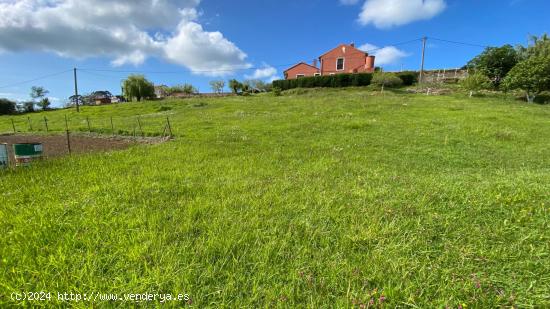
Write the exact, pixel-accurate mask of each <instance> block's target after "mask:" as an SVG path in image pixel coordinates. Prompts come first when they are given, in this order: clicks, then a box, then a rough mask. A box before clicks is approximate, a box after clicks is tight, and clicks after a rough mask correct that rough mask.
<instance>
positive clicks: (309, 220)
mask: <svg viewBox="0 0 550 309" xmlns="http://www.w3.org/2000/svg"><path fill="white" fill-rule="evenodd" d="M401 92H402V91H401V90H392V89H388V90H387V91H385V95H381V94H380V93H379V91H371V90H367V89H365V88H349V89H324V90H323V89H315V90H313V89H312V90H311V91H308V92H307V93H303V94H299V93H296V94H293V95H282V96H277V97H275V96H272V95H257V96H250V97H242V96H232V97H226V98H192V99H187V100H167V101H154V102H142V103H126V104H119V105H111V106H102V107H88V106H85V107H83V108H82V112H81V113H80V114H79V115H78V116H77V114H76V112H74V111H73V110H62V111H53V112H48V117H51V118H52V119H54V120H55V119H64V117H65V115H67V117H68V118H69V119H70V120H72V121H73V122H72V123H74V125H77V126H81V127H85V126H86V124H85V122H83V121H84V119H85V117H86V116H88V117H90V118H92V119H101V118H103V119H108V117H110V116H115V117H133V116H137V115H142V118H143V119H151V121H152V122H154V121H158V123H157V124H158V125H159V126H160V125H161V124H162V121H164V118H165V116H169V117H170V119H171V121H172V125H173V131H174V134H175V136H176V139H175V140H174V141H172V142H168V143H164V144H159V145H152V146H144V145H139V146H135V147H132V148H130V149H128V150H123V151H119V152H113V153H107V154H88V155H75V156H72V157H65V158H62V159H54V160H51V161H46V162H42V163H39V164H36V165H35V166H34V167H32V168H29V169H18V170H15V171H5V172H0V187H1V188H2V191H1V193H0V196H1V198H2V202H1V203H0V233H1V234H2V235H3V236H2V238H0V257H1V259H0V266H1V267H0V282H2V284H1V285H0V295H4V296H6V295H10V294H11V293H12V292H19V291H21V290H25V291H51V292H52V293H56V292H69V293H70V292H74V293H77V292H78V293H90V292H91V291H95V292H103V293H143V292H151V293H155V292H157V293H173V294H177V293H188V294H189V295H190V297H191V300H190V301H189V303H192V304H193V306H196V307H197V308H203V307H231V308H238V307H299V306H303V307H312V308H322V307H335V308H338V307H339V308H341V307H354V306H355V307H369V306H370V307H372V305H371V304H374V305H376V306H380V307H381V306H385V307H388V308H394V307H418V308H445V307H446V306H448V307H449V308H457V307H458V306H462V307H463V308H498V307H514V306H515V307H541V308H542V307H548V306H550V299H549V298H548V295H549V289H548V287H549V286H550V279H549V278H548V274H549V273H550V258H549V256H548V252H550V233H549V232H548V231H549V227H550V226H549V221H548V215H549V206H550V205H549V201H548V192H550V171H549V167H550V153H549V148H548V141H549V140H550V125H549V122H548V119H550V109H549V106H548V105H535V104H525V103H523V102H518V101H516V100H514V99H513V98H511V97H507V96H503V95H494V96H493V95H487V96H485V97H483V98H478V97H474V98H471V99H467V98H465V97H464V95H463V94H457V95H450V96H426V95H421V94H418V95H412V94H401ZM26 117H27V115H25V116H9V117H8V116H2V117H0V132H9V131H10V130H11V122H10V119H15V122H16V123H24V122H25V121H26ZM29 117H31V120H33V121H40V119H41V118H42V117H43V113H34V114H30V115H29ZM54 122H55V121H54ZM117 125H118V124H117ZM52 130H55V131H60V132H61V131H62V130H63V128H62V127H54V128H52ZM54 301H55V298H54ZM13 305H16V304H15V303H13V302H10V300H9V298H7V297H0V306H2V307H9V306H13ZM18 305H24V306H28V307H30V306H33V305H34V306H39V305H41V304H40V303H30V302H26V303H23V302H22V303H18ZM58 305H59V306H66V305H67V304H66V303H59V304H58ZM76 305H77V306H83V307H84V306H89V305H90V304H83V303H82V304H76ZM95 305H97V306H100V307H103V306H116V305H117V304H116V303H98V304H95ZM172 305H173V304H172ZM179 305H180V304H178V306H179Z"/></svg>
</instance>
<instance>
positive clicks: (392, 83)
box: [372, 72, 403, 89]
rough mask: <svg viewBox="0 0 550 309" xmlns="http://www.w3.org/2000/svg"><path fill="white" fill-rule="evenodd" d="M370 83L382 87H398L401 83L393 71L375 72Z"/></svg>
mask: <svg viewBox="0 0 550 309" xmlns="http://www.w3.org/2000/svg"><path fill="white" fill-rule="evenodd" d="M372 84H373V85H376V86H380V87H382V89H384V88H385V87H389V88H392V87H399V86H401V85H403V81H402V80H401V78H399V77H397V76H396V75H395V74H394V73H381V72H380V73H375V74H374V76H373V77H372Z"/></svg>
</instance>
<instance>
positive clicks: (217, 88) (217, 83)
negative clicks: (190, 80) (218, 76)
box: [210, 80, 225, 93]
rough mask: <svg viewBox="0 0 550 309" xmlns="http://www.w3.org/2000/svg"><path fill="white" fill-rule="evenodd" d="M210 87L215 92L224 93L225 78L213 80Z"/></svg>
mask: <svg viewBox="0 0 550 309" xmlns="http://www.w3.org/2000/svg"><path fill="white" fill-rule="evenodd" d="M210 88H212V91H213V92H214V93H223V88H225V81H223V80H213V81H211V82H210Z"/></svg>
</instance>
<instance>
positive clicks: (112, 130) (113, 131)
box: [111, 116, 115, 136]
mask: <svg viewBox="0 0 550 309" xmlns="http://www.w3.org/2000/svg"><path fill="white" fill-rule="evenodd" d="M111 132H112V133H113V136H115V126H114V125H113V117H112V116H111Z"/></svg>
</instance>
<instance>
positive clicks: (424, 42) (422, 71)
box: [418, 37, 428, 84]
mask: <svg viewBox="0 0 550 309" xmlns="http://www.w3.org/2000/svg"><path fill="white" fill-rule="evenodd" d="M427 41H428V38H427V37H423V38H422V63H421V65H420V77H419V79H418V83H419V84H422V83H423V82H424V57H425V56H426V42H427Z"/></svg>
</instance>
